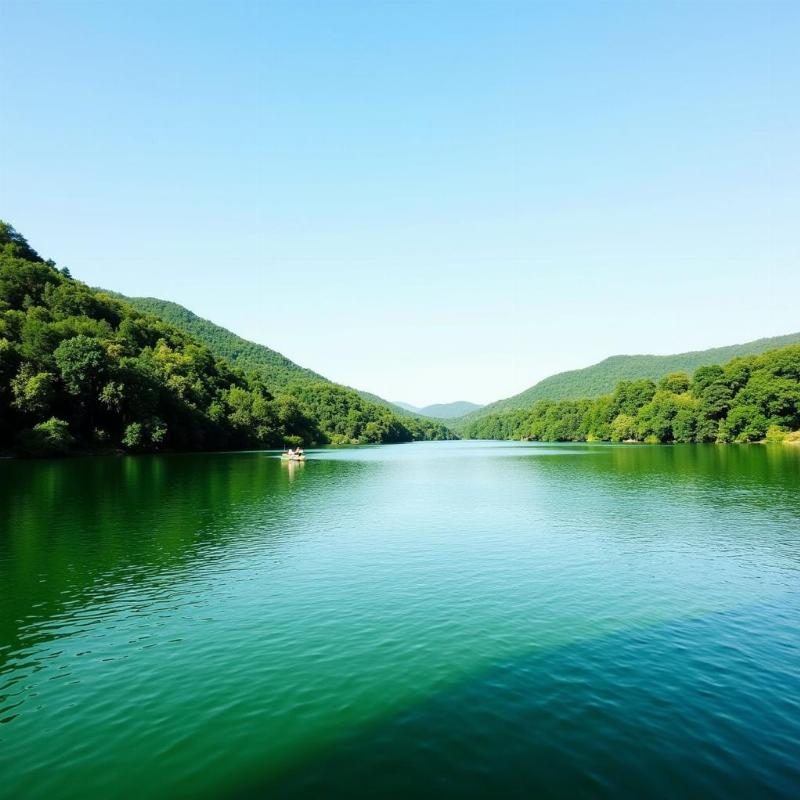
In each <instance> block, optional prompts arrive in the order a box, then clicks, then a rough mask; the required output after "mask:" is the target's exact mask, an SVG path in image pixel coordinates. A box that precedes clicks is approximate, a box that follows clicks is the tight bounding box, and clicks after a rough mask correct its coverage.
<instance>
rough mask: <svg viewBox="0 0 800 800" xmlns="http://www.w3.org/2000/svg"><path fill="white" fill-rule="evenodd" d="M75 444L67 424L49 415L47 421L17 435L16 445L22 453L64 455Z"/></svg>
mask: <svg viewBox="0 0 800 800" xmlns="http://www.w3.org/2000/svg"><path fill="white" fill-rule="evenodd" d="M74 445H75V439H74V437H73V436H72V434H71V433H70V432H69V425H67V423H66V422H64V420H63V419H57V418H56V417H50V419H48V420H47V422H40V423H39V424H38V425H34V427H33V428H32V429H31V430H27V431H23V432H22V433H21V434H20V435H19V436H18V437H17V446H18V448H19V451H20V453H21V454H22V455H26V456H35V457H44V456H64V455H67V453H69V452H70V450H71V449H72V448H73V447H74Z"/></svg>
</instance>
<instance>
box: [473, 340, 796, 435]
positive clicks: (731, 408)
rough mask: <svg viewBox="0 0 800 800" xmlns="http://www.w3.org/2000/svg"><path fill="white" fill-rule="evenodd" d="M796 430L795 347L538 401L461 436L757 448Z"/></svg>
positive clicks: (487, 419)
mask: <svg viewBox="0 0 800 800" xmlns="http://www.w3.org/2000/svg"><path fill="white" fill-rule="evenodd" d="M798 426H800V345H790V346H788V347H784V348H781V349H779V350H772V351H769V352H767V353H763V354H761V355H759V356H750V357H747V358H736V359H734V360H733V361H731V362H730V363H728V364H726V365H725V366H724V367H722V366H707V367H705V366H704V367H700V368H699V369H697V370H696V371H695V374H694V376H693V378H692V379H691V381H690V380H689V378H688V376H687V375H685V374H670V375H667V376H666V377H664V378H663V379H662V380H661V381H660V382H659V385H658V388H656V386H655V385H654V384H653V382H652V381H649V380H640V381H625V382H622V383H620V384H618V385H617V387H616V388H615V390H614V392H613V394H609V395H605V396H602V397H598V398H595V399H588V400H580V401H575V400H561V401H552V400H540V401H538V402H536V403H534V404H533V406H531V407H530V408H529V409H526V410H520V411H512V412H508V413H504V414H494V415H490V416H486V417H479V418H477V419H475V420H474V421H473V422H471V423H470V424H469V425H468V427H467V429H466V435H467V436H468V437H469V438H485V439H534V440H541V441H612V442H621V441H628V440H635V441H646V442H714V441H716V442H720V443H725V442H755V441H761V440H762V439H764V438H765V437H767V438H768V439H769V440H771V441H778V440H779V439H780V438H781V433H783V434H784V435H785V432H786V431H791V430H795V429H797V428H798Z"/></svg>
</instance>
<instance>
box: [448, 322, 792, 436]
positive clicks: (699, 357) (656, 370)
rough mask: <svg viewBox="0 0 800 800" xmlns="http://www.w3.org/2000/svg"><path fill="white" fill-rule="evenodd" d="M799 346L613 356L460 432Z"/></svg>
mask: <svg viewBox="0 0 800 800" xmlns="http://www.w3.org/2000/svg"><path fill="white" fill-rule="evenodd" d="M798 343H800V332H798V333H791V334H787V335H786V336H774V337H772V338H767V339H756V340H755V341H752V342H745V343H744V344H734V345H729V346H726V347H714V348H712V349H710V350H694V351H692V352H688V353H675V354H673V355H666V356H652V355H631V356H624V355H622V356H611V357H610V358H606V359H604V360H603V361H600V362H599V363H597V364H593V365H592V366H590V367H585V368H583V369H575V370H570V371H569V372H559V373H558V374H556V375H551V376H550V377H548V378H545V379H544V380H541V381H539V382H538V383H537V384H535V385H534V386H531V387H530V388H529V389H526V390H525V391H524V392H520V393H519V394H516V395H514V396H513V397H507V398H505V399H503V400H497V401H495V402H494V403H490V404H489V405H487V406H484V407H483V408H481V409H479V410H478V411H476V412H474V413H471V414H469V415H468V416H466V417H465V418H464V419H463V420H459V426H458V427H459V430H462V429H466V427H465V426H467V425H469V424H470V423H472V422H474V421H475V420H477V418H479V417H483V416H488V415H492V414H499V413H502V412H505V411H517V410H525V409H529V408H530V407H531V406H532V405H533V404H534V403H535V402H536V401H537V400H574V399H575V398H576V397H599V396H600V395H603V394H610V393H611V392H613V391H614V387H615V386H616V385H617V384H618V383H621V382H622V381H636V380H649V381H655V382H657V381H659V380H660V379H661V378H663V377H664V376H665V375H669V374H670V373H672V372H685V373H687V374H688V375H690V376H691V375H692V374H693V373H694V371H695V370H696V369H697V368H698V367H702V366H704V365H706V364H724V363H725V362H727V361H730V360H731V359H734V358H738V357H741V356H755V355H759V354H760V353H766V352H767V351H768V350H775V349H777V348H780V347H786V346H787V345H790V344H798Z"/></svg>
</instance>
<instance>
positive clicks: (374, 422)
mask: <svg viewBox="0 0 800 800" xmlns="http://www.w3.org/2000/svg"><path fill="white" fill-rule="evenodd" d="M450 435H451V434H450V433H449V431H448V430H447V428H446V427H445V426H443V425H438V426H437V425H434V424H430V425H422V424H419V423H417V422H416V421H414V420H408V419H405V418H404V419H402V420H401V419H399V418H397V417H395V416H394V415H392V414H391V412H389V411H388V410H387V409H384V408H382V407H379V406H374V405H371V404H369V403H366V402H365V401H363V400H362V399H361V398H359V397H358V395H357V394H356V393H355V392H350V391H348V390H346V389H343V388H341V387H336V386H333V385H328V384H319V385H317V384H309V385H307V386H303V387H302V390H298V391H296V392H292V391H290V390H288V389H286V388H280V389H278V390H276V389H275V388H274V387H272V386H269V385H267V383H265V381H264V380H263V378H262V377H260V376H259V375H257V374H255V373H246V372H244V371H243V370H241V369H237V368H235V367H233V366H231V365H230V364H229V363H228V362H227V361H226V360H224V359H222V358H216V357H215V356H214V355H213V354H212V353H211V351H210V350H209V349H208V348H207V347H205V346H204V345H203V344H201V343H199V342H198V341H197V340H195V339H194V338H193V337H192V336H190V335H188V334H186V333H184V332H182V331H181V330H179V329H178V328H176V327H175V326H173V325H170V324H167V323H165V322H163V321H161V320H159V319H157V318H156V317H153V316H151V315H149V314H143V313H141V312H139V311H137V310H136V309H134V308H133V307H131V306H130V305H129V304H127V303H124V302H121V301H119V300H117V299H115V298H113V297H110V296H109V295H107V294H104V293H102V292H98V291H94V290H92V289H90V288H89V287H87V286H86V285H85V284H83V283H80V282H79V281H76V280H74V279H73V278H72V277H71V276H70V275H69V272H68V271H67V270H59V269H58V268H57V267H56V265H55V263H54V262H52V261H45V260H43V259H42V258H41V257H40V256H39V255H38V253H36V251H35V250H33V249H32V248H31V247H30V245H29V244H28V242H27V241H26V240H25V238H24V237H23V236H21V235H20V234H19V233H17V231H15V230H14V228H12V227H11V226H10V225H8V224H7V223H4V222H2V221H0V450H5V451H14V452H19V453H22V454H28V455H57V454H66V453H69V452H73V451H98V450H115V449H120V448H121V449H125V450H129V451H150V450H158V449H162V448H165V449H171V450H203V449H225V448H232V449H233V448H245V447H278V446H283V445H285V444H297V443H300V442H303V443H305V444H314V443H316V444H324V443H328V442H337V443H340V442H345V441H347V442H353V443H362V442H401V441H411V440H413V439H417V438H446V437H448V436H450Z"/></svg>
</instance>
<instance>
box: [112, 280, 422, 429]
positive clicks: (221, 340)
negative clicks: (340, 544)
mask: <svg viewBox="0 0 800 800" xmlns="http://www.w3.org/2000/svg"><path fill="white" fill-rule="evenodd" d="M111 294H112V295H113V296H114V297H117V298H118V299H120V300H122V301H124V302H126V303H129V304H130V305H132V306H133V307H134V308H137V309H138V310H139V311H143V312H145V313H148V314H152V315H153V316H156V317H158V318H159V319H161V320H163V321H164V322H168V323H170V324H171V325H174V326H175V327H176V328H180V329H181V330H182V331H184V332H185V333H188V334H190V335H191V336H193V337H195V338H196V339H198V340H200V341H201V342H202V343H203V344H204V345H206V347H208V349H209V350H210V351H211V352H212V353H213V354H214V355H215V356H220V357H221V358H224V359H225V360H226V361H228V362H230V363H231V364H233V365H234V366H236V367H240V368H241V369H243V370H245V372H253V373H256V374H257V375H260V376H261V377H262V378H263V379H264V380H265V381H266V382H267V383H268V384H269V385H270V386H283V387H287V386H289V385H290V384H291V385H293V386H297V385H298V384H300V383H328V384H331V385H334V386H337V387H339V388H340V389H344V390H347V391H348V392H355V393H356V394H357V395H358V396H359V397H360V398H362V399H363V400H366V401H367V403H372V404H375V405H378V406H382V407H384V408H388V409H389V410H390V411H391V412H393V413H394V414H396V415H398V416H401V417H418V416H425V414H422V413H416V414H414V413H409V411H408V410H407V409H405V408H402V407H401V406H398V405H395V404H394V403H390V402H389V401H388V400H384V399H383V398H382V397H378V396H377V395H375V394H371V393H370V392H364V391H361V390H359V389H350V388H349V387H346V386H341V384H334V383H333V382H332V381H329V380H328V379H327V378H324V377H323V376H322V375H319V374H318V373H316V372H312V371H311V370H310V369H306V368H305V367H301V366H300V365H299V364H295V363H294V361H291V360H290V359H288V358H286V356H284V355H282V354H281V353H278V352H277V351H275V350H272V349H270V348H269V347H266V346H265V345H263V344H258V343H257V342H251V341H249V340H247V339H243V338H242V337H241V336H237V335H236V334H235V333H233V332H232V331H229V330H228V329H227V328H223V327H222V326H221V325H217V324H216V323H214V322H211V321H210V320H207V319H203V318H202V317H199V316H197V314H195V313H194V312H192V311H190V310H189V309H188V308H185V307H184V306H181V305H178V303H173V302H170V301H169V300H159V299H158V298H156V297H126V296H124V295H121V294H116V293H111ZM347 396H348V397H352V395H351V394H350V395H347ZM431 416H434V415H431ZM409 424H410V425H411V427H412V428H417V427H419V420H415V421H412V422H410V423H409Z"/></svg>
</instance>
